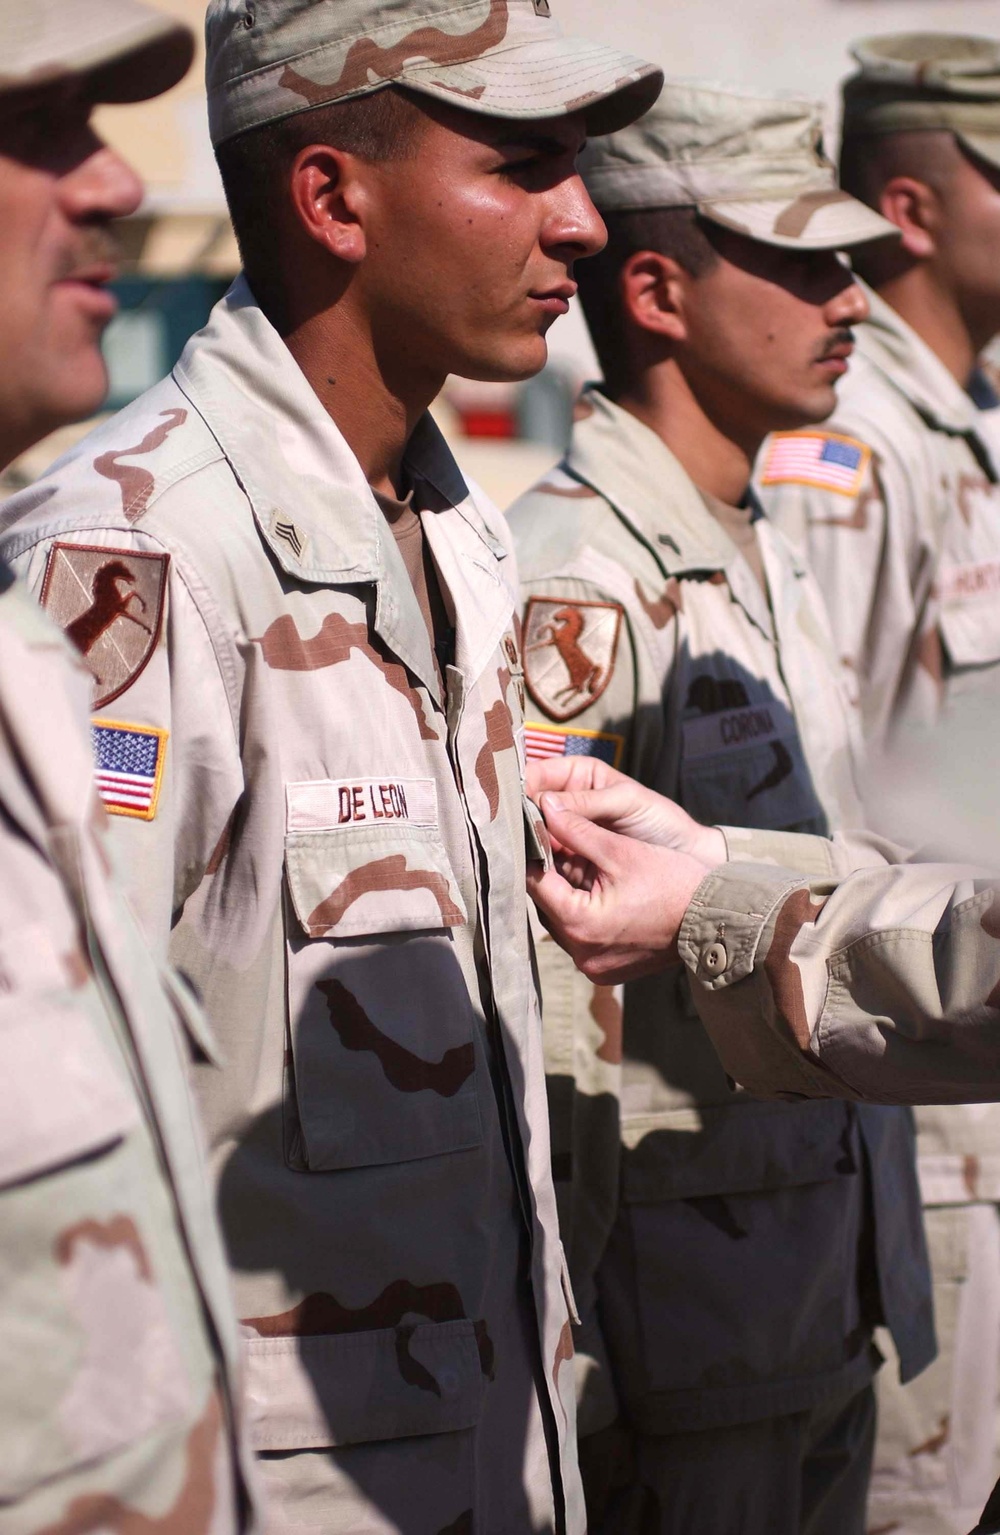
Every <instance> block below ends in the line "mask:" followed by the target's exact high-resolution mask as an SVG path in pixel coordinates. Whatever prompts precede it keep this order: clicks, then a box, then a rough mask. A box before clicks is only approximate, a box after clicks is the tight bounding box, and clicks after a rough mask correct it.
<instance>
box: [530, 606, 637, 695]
mask: <svg viewBox="0 0 1000 1535" xmlns="http://www.w3.org/2000/svg"><path fill="white" fill-rule="evenodd" d="M621 623H622V610H621V608H620V607H619V606H618V604H617V603H616V602H575V601H565V602H564V601H562V600H560V599H559V598H550V597H532V598H531V599H530V601H529V602H528V609H527V612H526V613H525V616H524V675H525V681H526V682H527V685H528V692H529V693H530V694H531V696H532V698H533V699H534V700H535V703H536V704H538V706H539V708H541V709H544V710H545V713H546V714H548V715H551V717H552V718H553V719H556V720H569V719H572V718H573V716H574V715H575V714H582V713H583V711H584V709H587V708H589V707H590V705H591V704H592V703H595V702H596V701H597V699H598V698H600V696H601V694H602V693H603V692H604V689H605V688H606V687H607V685H608V683H609V682H610V681H611V673H612V671H613V670H614V664H615V655H616V653H617V650H618V636H619V634H620V632H621Z"/></svg>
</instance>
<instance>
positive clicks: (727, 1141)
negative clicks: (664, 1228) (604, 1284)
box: [622, 1100, 858, 1204]
mask: <svg viewBox="0 0 1000 1535" xmlns="http://www.w3.org/2000/svg"><path fill="white" fill-rule="evenodd" d="M851 1124H852V1110H851V1108H850V1106H849V1105H847V1104H844V1103H789V1104H765V1103H757V1102H754V1101H752V1100H750V1101H744V1102H741V1103H739V1105H737V1104H735V1103H734V1104H732V1105H727V1106H725V1107H723V1108H708V1107H703V1108H700V1109H675V1110H673V1111H671V1112H670V1113H668V1114H663V1115H658V1116H657V1121H656V1124H655V1125H651V1126H650V1128H649V1129H648V1131H647V1132H646V1134H644V1135H643V1136H642V1138H641V1139H640V1140H638V1142H637V1143H636V1144H635V1145H634V1149H632V1150H630V1151H627V1152H626V1153H625V1159H624V1166H623V1182H622V1192H623V1196H624V1198H625V1199H626V1201H627V1202H628V1203H630V1204H653V1203H657V1202H658V1201H660V1200H664V1199H697V1198H700V1197H702V1196H704V1195H710V1194H752V1193H761V1192H765V1191H768V1190H771V1189H783V1188H795V1187H798V1186H800V1185H802V1184H806V1183H826V1182H829V1181H830V1180H832V1179H834V1178H837V1177H840V1176H843V1175H844V1174H848V1173H856V1172H857V1170H858V1169H857V1163H856V1160H855V1157H854V1154H853V1151H852V1147H851V1134H850V1131H851ZM631 1128H632V1127H631V1126H630V1129H631Z"/></svg>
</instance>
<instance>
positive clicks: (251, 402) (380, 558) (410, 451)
mask: <svg viewBox="0 0 1000 1535" xmlns="http://www.w3.org/2000/svg"><path fill="white" fill-rule="evenodd" d="M173 376H174V379H175V381H176V383H177V385H178V387H179V388H180V389H181V390H183V392H184V393H185V394H186V395H187V396H188V398H189V399H190V400H191V402H192V404H193V405H194V406H195V408H196V409H197V410H198V411H199V413H200V414H201V415H202V416H203V417H204V419H205V421H206V422H207V424H208V426H209V427H210V429H211V431H212V434H213V435H214V437H215V438H216V440H217V441H218V443H219V446H220V447H221V449H222V451H223V453H224V454H225V455H226V458H227V459H228V460H229V462H230V464H231V465H232V467H233V469H234V470H235V472H236V474H237V477H238V478H239V481H240V484H241V485H242V487H243V490H244V491H245V493H246V495H247V497H248V499H249V501H250V504H251V506H252V508H253V514H254V517H255V519H256V521H257V525H258V527H259V529H260V533H261V536H262V538H263V539H264V541H265V542H266V543H267V544H268V546H269V547H270V549H271V551H272V553H273V554H274V557H275V559H276V560H277V561H278V564H279V565H280V566H281V567H282V569H284V570H285V571H286V572H287V573H288V574H289V575H290V576H293V577H296V578H297V579H299V580H302V581H310V582H315V583H331V584H342V583H347V582H364V581H378V580H379V579H380V577H381V576H382V575H383V574H384V573H385V563H386V548H387V545H388V544H389V543H391V542H392V535H391V533H390V532H389V530H388V528H387V527H386V524H385V519H384V517H383V516H382V513H381V512H380V510H379V508H378V505H377V503H376V501H375V498H374V497H373V495H372V493H371V490H370V489H369V487H368V482H367V481H366V479H365V477H364V474H363V473H362V470H361V466H360V464H359V463H358V461H357V459H356V458H355V456H354V454H353V452H352V451H351V449H350V447H349V446H348V444H347V443H346V442H345V440H344V438H343V436H342V434H341V433H340V431H339V430H338V428H337V426H336V425H335V423H334V422H333V420H332V419H331V417H330V416H329V415H328V414H327V412H326V411H325V410H324V409H323V407H322V405H321V404H320V402H319V400H318V399H317V398H316V395H315V393H314V392H313V390H312V388H311V387H310V385H309V384H308V382H307V381H306V378H305V376H304V374H303V373H302V371H301V369H300V368H299V367H298V364H297V363H296V362H295V359H294V358H293V357H292V354H291V353H290V352H289V350H288V348H287V347H286V346H285V344H284V342H283V341H282V339H281V337H280V336H279V335H278V333H277V331H276V330H275V329H274V327H273V326H272V325H271V324H270V322H269V321H268V320H267V319H266V318H265V316H264V314H263V312H262V311H261V309H260V308H259V307H258V305H257V303H256V301H255V300H254V297H253V294H252V293H251V291H250V288H249V286H248V284H247V281H246V279H245V278H244V277H242V276H241V277H239V278H237V280H236V282H235V283H234V284H233V286H232V287H231V288H230V290H229V292H228V293H227V294H226V295H225V297H224V298H223V299H221V300H220V302H219V303H218V304H216V306H215V308H214V309H213V311H212V314H211V316H210V318H209V321H208V324H207V325H206V327H205V329H204V330H202V331H200V332H199V333H198V334H197V335H196V336H193V337H192V338H191V340H190V341H189V342H188V344H187V346H186V347H185V349H184V352H183V355H182V356H181V359H180V361H179V362H178V364H177V366H176V368H175V369H174V375H173ZM262 445H266V447H262ZM405 465H406V469H407V472H408V475H409V478H410V480H411V481H412V483H413V484H414V485H416V486H418V487H419V486H420V483H421V482H423V483H424V485H425V486H426V487H427V488H428V493H427V494H425V495H420V494H419V492H418V498H419V499H420V501H421V502H422V503H423V504H424V505H429V506H431V507H433V508H434V509H440V510H445V509H447V508H449V507H455V508H457V509H458V510H459V511H460V512H461V515H462V516H463V518H464V519H465V521H466V522H468V523H469V524H470V526H471V527H473V528H474V529H475V531H476V532H477V533H478V535H479V537H480V538H481V539H482V541H483V543H484V544H486V545H487V547H488V548H489V550H490V552H491V553H492V554H493V555H495V556H496V557H497V558H503V556H504V553H505V551H504V549H503V546H502V545H501V544H499V543H498V542H497V540H496V539H495V538H494V537H493V535H492V533H491V532H490V530H489V528H488V526H487V524H486V523H485V521H484V520H483V518H482V517H481V516H480V514H479V512H478V510H477V508H476V507H475V505H474V503H473V501H472V500H471V498H470V494H469V489H468V486H467V485H466V483H465V480H464V479H463V477H462V474H461V472H460V470H459V468H458V465H457V464H456V463H455V460H454V458H453V457H452V455H451V452H450V450H449V449H448V447H447V444H446V443H445V441H444V438H443V437H442V436H441V433H440V431H439V430H438V428H437V426H436V425H435V424H434V422H433V420H432V419H431V417H430V416H429V415H428V416H424V418H423V419H422V420H421V421H420V423H419V424H418V425H417V427H416V429H415V431H414V433H413V435H412V437H411V438H410V441H409V444H408V445H407V451H406V458H405Z"/></svg>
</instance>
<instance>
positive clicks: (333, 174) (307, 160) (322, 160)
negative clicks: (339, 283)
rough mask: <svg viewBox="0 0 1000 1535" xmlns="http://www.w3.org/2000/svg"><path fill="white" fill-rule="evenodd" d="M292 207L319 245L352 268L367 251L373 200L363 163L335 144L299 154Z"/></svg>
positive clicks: (293, 176)
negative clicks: (369, 203)
mask: <svg viewBox="0 0 1000 1535" xmlns="http://www.w3.org/2000/svg"><path fill="white" fill-rule="evenodd" d="M289 194H290V197H291V204H292V211H293V214H294V216H295V218H296V219H297V221H298V223H299V224H300V226H301V227H302V229H303V230H304V231H305V233H306V234H307V235H308V236H309V238H310V239H312V240H315V241H316V243H317V244H318V245H321V246H323V248H324V249H325V250H327V251H329V253H330V255H331V256H334V257H336V259H337V260H338V261H345V262H347V263H348V264H349V265H351V266H356V265H358V263H359V262H361V261H363V260H364V258H365V254H366V251H367V241H366V238H365V228H364V213H365V208H366V204H367V195H366V188H365V180H364V175H363V171H362V166H361V162H360V161H359V160H358V159H357V158H356V157H355V156H354V155H351V154H347V153H346V152H345V151H344V150H342V149H334V148H333V147H332V146H331V145H329V144H310V145H309V146H308V147H307V148H306V149H302V150H300V151H299V153H298V154H297V155H296V156H295V159H294V161H293V162H292V167H291V170H290V172H289Z"/></svg>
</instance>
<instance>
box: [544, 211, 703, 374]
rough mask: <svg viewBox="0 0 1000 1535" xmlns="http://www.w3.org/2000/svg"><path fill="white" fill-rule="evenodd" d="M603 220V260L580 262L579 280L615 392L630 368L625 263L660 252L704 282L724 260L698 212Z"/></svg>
mask: <svg viewBox="0 0 1000 1535" xmlns="http://www.w3.org/2000/svg"><path fill="white" fill-rule="evenodd" d="M603 217H604V222H605V224H606V225H607V229H608V243H607V245H606V246H605V247H604V249H603V250H602V251H601V252H600V253H599V254H598V255H596V256H590V257H588V258H587V260H585V261H581V262H579V264H578V265H577V267H576V271H575V274H574V275H575V276H576V278H577V281H578V282H579V285H580V302H581V304H582V305H583V312H584V315H585V316H586V320H587V325H588V328H589V330H590V335H591V339H592V340H593V343H594V350H595V351H596V352H597V357H598V361H599V362H600V364H601V368H602V370H603V373H604V380H605V383H606V384H607V385H608V386H609V388H611V389H612V390H613V389H614V388H616V387H617V386H618V385H619V384H621V383H624V382H625V376H626V375H627V372H628V367H629V362H628V358H627V357H626V356H625V355H624V354H625V347H624V344H623V338H624V330H623V326H622V311H621V295H620V293H619V287H618V279H619V277H620V275H621V270H622V267H623V266H624V265H625V262H626V261H627V260H628V259H629V257H630V256H634V255H635V254H636V253H637V252H638V251H657V252H659V254H660V255H661V256H669V257H671V259H672V260H674V261H676V262H677V264H678V266H681V267H683V268H684V270H685V272H687V273H689V274H690V276H692V277H701V276H703V275H704V274H705V273H706V272H709V271H711V269H712V267H714V266H715V265H716V263H717V261H718V260H719V256H718V253H717V251H716V249H715V247H714V245H713V244H712V242H711V240H710V238H709V236H708V233H707V232H706V225H705V223H704V221H703V220H702V219H701V218H700V217H699V215H698V212H697V210H696V209H695V208H626V209H622V210H620V211H610V212H608V213H605V214H604V215H603Z"/></svg>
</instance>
